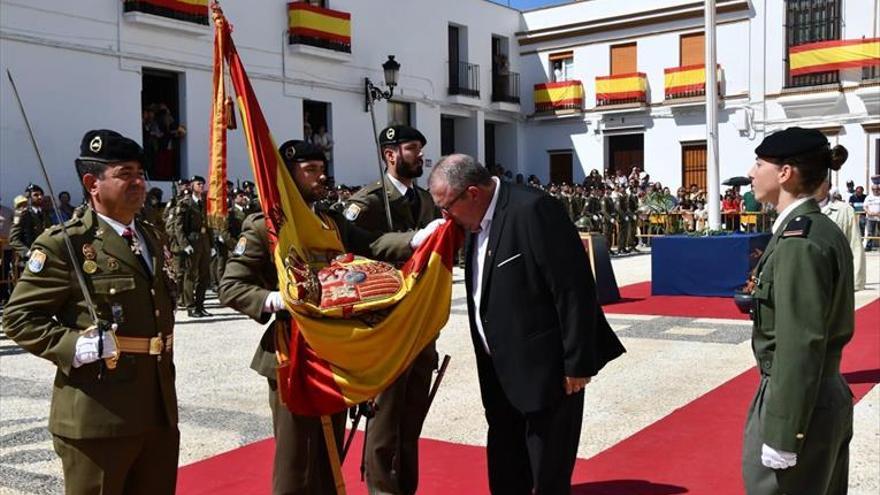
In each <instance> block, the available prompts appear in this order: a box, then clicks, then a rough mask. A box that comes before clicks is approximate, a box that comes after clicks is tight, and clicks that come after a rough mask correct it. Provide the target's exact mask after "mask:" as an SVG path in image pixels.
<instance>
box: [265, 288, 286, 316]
mask: <svg viewBox="0 0 880 495" xmlns="http://www.w3.org/2000/svg"><path fill="white" fill-rule="evenodd" d="M284 309H285V306H284V299H282V298H281V293H280V292H278V291H277V290H276V291H274V292H270V293H269V295H268V296H266V301H265V302H263V312H264V313H277V312H279V311H282V310H284Z"/></svg>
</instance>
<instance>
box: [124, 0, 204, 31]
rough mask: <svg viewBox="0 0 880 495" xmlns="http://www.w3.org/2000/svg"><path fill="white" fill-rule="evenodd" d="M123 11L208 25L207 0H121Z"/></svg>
mask: <svg viewBox="0 0 880 495" xmlns="http://www.w3.org/2000/svg"><path fill="white" fill-rule="evenodd" d="M122 8H123V12H125V13H143V14H150V15H155V16H160V17H166V18H169V19H175V20H178V21H183V22H191V23H194V24H201V25H203V26H207V25H208V0H190V1H181V0H123V3H122Z"/></svg>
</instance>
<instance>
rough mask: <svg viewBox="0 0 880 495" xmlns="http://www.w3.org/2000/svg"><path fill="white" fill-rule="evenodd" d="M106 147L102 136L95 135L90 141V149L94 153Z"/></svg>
mask: <svg viewBox="0 0 880 495" xmlns="http://www.w3.org/2000/svg"><path fill="white" fill-rule="evenodd" d="M103 147H104V141H102V140H101V136H95V137H93V138H92V140H91V141H90V142H89V150H90V151H91V152H92V153H100V152H101V148H103Z"/></svg>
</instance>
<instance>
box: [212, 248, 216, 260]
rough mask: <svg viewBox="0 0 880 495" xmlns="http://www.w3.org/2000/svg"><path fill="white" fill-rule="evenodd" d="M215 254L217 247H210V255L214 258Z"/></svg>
mask: <svg viewBox="0 0 880 495" xmlns="http://www.w3.org/2000/svg"><path fill="white" fill-rule="evenodd" d="M216 256H217V248H211V257H212V258H214V257H216Z"/></svg>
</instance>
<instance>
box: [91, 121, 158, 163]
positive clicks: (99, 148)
mask: <svg viewBox="0 0 880 495" xmlns="http://www.w3.org/2000/svg"><path fill="white" fill-rule="evenodd" d="M79 159H80V160H86V161H90V162H99V163H121V162H129V161H136V162H140V163H143V162H144V150H143V149H142V148H141V145H139V144H137V143H136V142H134V141H133V140H131V139H129V138H127V137H125V136H123V135H122V134H119V133H118V132H116V131H111V130H109V129H98V130H93V131H89V132H87V133H86V134H85V136H83V138H82V142H81V143H80V145H79Z"/></svg>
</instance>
